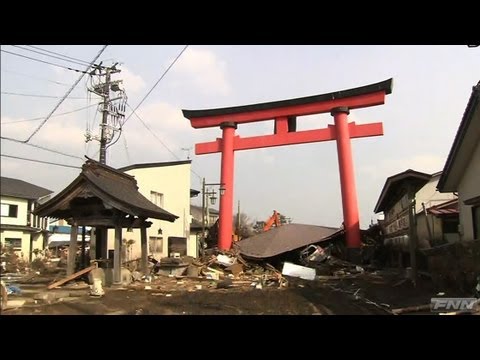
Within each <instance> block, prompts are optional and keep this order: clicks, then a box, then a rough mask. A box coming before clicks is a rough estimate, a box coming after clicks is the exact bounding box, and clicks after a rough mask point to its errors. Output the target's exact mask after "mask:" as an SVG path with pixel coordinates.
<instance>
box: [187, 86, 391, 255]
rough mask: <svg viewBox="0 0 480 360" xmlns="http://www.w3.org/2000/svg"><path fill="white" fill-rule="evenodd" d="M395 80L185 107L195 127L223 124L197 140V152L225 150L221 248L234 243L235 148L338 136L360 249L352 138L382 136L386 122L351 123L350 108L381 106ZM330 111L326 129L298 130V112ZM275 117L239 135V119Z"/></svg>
mask: <svg viewBox="0 0 480 360" xmlns="http://www.w3.org/2000/svg"><path fill="white" fill-rule="evenodd" d="M392 85H393V79H389V80H385V81H382V82H379V83H376V84H371V85H367V86H362V87H358V88H354V89H348V90H343V91H337V92H333V93H328V94H322V95H315V96H308V97H302V98H297V99H290V100H283V101H274V102H268V103H261V104H253V105H245V106H236V107H230V108H221V109H208V110H182V112H183V116H184V117H186V118H187V119H189V120H190V123H191V125H192V127H193V128H195V129H199V128H207V127H215V126H219V127H220V128H221V129H222V138H217V140H215V141H212V142H206V143H199V144H196V145H195V154H197V155H203V154H212V153H216V152H221V153H222V165H221V179H220V181H221V183H222V184H224V187H225V192H224V195H223V196H221V197H220V223H219V239H218V247H219V248H220V249H221V250H228V249H230V247H231V244H232V217H233V170H234V151H237V150H249V149H259V148H264V147H272V146H280V145H294V144H306V143H311V142H319V141H328V140H336V141H337V151H338V163H339V169H340V184H341V190H342V205H343V217H344V226H345V231H346V243H347V247H348V248H350V249H358V248H360V244H361V240H360V225H359V215H358V204H357V192H356V186H355V175H354V169H353V159H352V149H351V145H350V139H351V138H359V137H368V136H379V135H383V126H382V123H370V124H362V125H356V124H355V123H354V122H351V123H348V114H349V112H350V109H359V108H364V107H369V106H376V105H382V104H383V103H384V102H385V95H386V94H390V93H391V92H392ZM326 112H330V113H331V115H332V116H333V118H334V122H335V125H328V127H327V128H326V129H318V130H305V131H296V118H297V116H303V115H312V114H321V113H326ZM265 120H275V128H274V134H272V135H262V136H252V137H247V138H241V137H239V136H235V129H236V128H237V125H238V124H246V123H250V122H256V121H265Z"/></svg>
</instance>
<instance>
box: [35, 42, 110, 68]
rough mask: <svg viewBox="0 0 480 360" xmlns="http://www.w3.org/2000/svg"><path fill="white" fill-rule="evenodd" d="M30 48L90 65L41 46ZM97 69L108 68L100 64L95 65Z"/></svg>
mask: <svg viewBox="0 0 480 360" xmlns="http://www.w3.org/2000/svg"><path fill="white" fill-rule="evenodd" d="M27 46H28V47H31V48H34V49H37V50H41V51H44V52H47V53H50V54H55V55H59V56H63V57H64V58H67V59H71V60H76V61H81V62H83V63H84V65H88V64H89V62H88V61H86V60H82V59H78V58H74V57H71V56H67V55H65V54H61V53H58V52H55V51H51V50H47V49H44V48H41V47H39V46H33V45H27ZM93 65H95V66H97V67H100V68H102V69H104V68H106V66H100V65H99V64H93Z"/></svg>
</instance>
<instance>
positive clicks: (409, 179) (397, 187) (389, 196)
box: [374, 169, 438, 213]
mask: <svg viewBox="0 0 480 360" xmlns="http://www.w3.org/2000/svg"><path fill="white" fill-rule="evenodd" d="M437 175H438V174H437V173H435V174H433V176H437ZM431 178H432V175H430V174H425V173H422V172H419V171H415V170H412V169H408V170H405V171H404V172H401V173H399V174H395V175H392V176H390V177H388V178H387V180H386V181H385V185H383V189H382V192H381V193H380V197H379V198H378V201H377V205H375V210H374V213H379V212H381V211H385V210H387V209H388V207H389V206H391V205H393V204H394V203H395V202H396V201H398V200H399V199H400V198H401V197H402V196H403V194H404V193H405V192H406V184H410V185H411V186H412V187H413V191H415V192H417V191H418V190H419V189H420V188H422V187H423V186H424V185H425V184H426V183H428V181H429V180H430V179H431Z"/></svg>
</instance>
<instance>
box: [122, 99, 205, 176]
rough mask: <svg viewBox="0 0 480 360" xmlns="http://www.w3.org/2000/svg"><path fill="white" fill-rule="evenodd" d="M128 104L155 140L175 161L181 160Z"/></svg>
mask: <svg viewBox="0 0 480 360" xmlns="http://www.w3.org/2000/svg"><path fill="white" fill-rule="evenodd" d="M126 104H127V106H128V107H129V108H130V109H131V110H132V114H135V116H136V117H137V118H138V120H140V121H141V122H142V124H143V126H145V128H146V129H147V130H148V131H149V132H150V133H151V134H152V135H153V136H154V137H155V139H157V140H158V141H159V142H160V144H162V145H163V146H164V147H165V149H167V150H168V151H169V152H170V153H171V154H172V155H173V157H174V158H175V159H177V160H180V158H179V157H178V156H177V155H175V153H174V152H173V151H172V150H170V148H169V147H168V146H167V145H166V144H165V143H164V142H163V141H162V140H161V139H160V138H159V137H158V136H157V135H156V134H155V133H154V132H153V131H152V129H151V128H150V127H149V126H148V125H147V124H146V123H145V121H143V120H142V118H141V117H140V116H139V115H138V114H137V113H136V112H135V110H133V109H132V107H131V106H130V104H129V103H128V102H127V103H126ZM190 171H191V172H192V173H194V174H195V175H196V176H198V178H199V179H202V177H201V176H200V175H198V174H197V173H196V172H195V171H194V170H193V169H192V168H190Z"/></svg>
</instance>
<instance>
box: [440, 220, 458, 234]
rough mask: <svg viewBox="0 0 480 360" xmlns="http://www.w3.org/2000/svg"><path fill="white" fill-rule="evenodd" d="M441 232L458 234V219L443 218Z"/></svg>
mask: <svg viewBox="0 0 480 360" xmlns="http://www.w3.org/2000/svg"><path fill="white" fill-rule="evenodd" d="M442 223H443V232H444V233H445V234H455V233H458V218H453V219H449V218H444V219H443V221H442Z"/></svg>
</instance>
